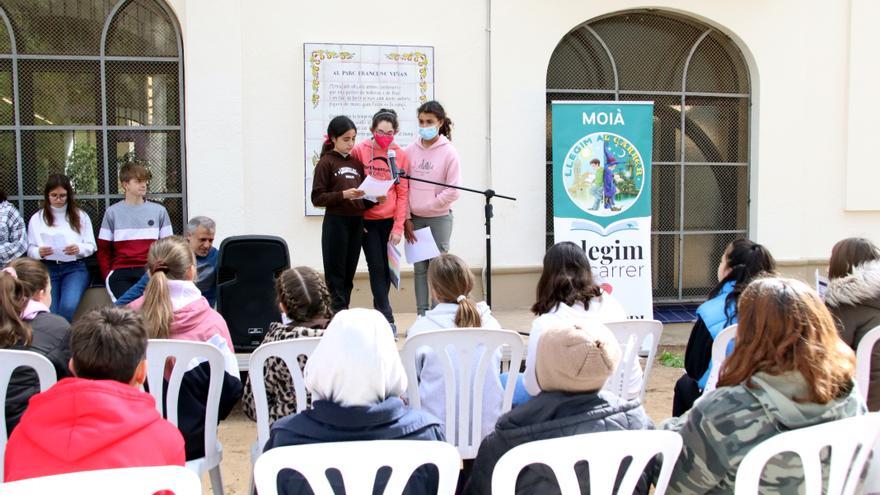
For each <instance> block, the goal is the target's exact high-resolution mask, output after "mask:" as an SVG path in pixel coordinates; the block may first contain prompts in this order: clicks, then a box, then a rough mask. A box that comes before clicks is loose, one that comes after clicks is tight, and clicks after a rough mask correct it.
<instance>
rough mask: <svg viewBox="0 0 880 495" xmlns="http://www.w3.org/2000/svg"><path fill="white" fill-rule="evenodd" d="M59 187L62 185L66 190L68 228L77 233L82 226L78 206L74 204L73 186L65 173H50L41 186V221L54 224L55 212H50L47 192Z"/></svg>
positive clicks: (49, 224) (50, 204)
mask: <svg viewBox="0 0 880 495" xmlns="http://www.w3.org/2000/svg"><path fill="white" fill-rule="evenodd" d="M59 187H63V188H64V190H65V191H67V222H68V223H70V228H72V229H73V231H74V232H76V233H77V234H79V233H80V231H79V229H80V228H81V227H82V223H81V222H80V218H79V208H78V207H77V206H76V196H75V195H74V194H73V186H71V185H70V179H69V178H67V176H66V175H62V174H52V175H50V176H49V178H48V179H47V180H46V187H44V188H43V221H44V222H46V225H48V226H50V227H51V226H53V225H55V214H53V213H52V208H51V206H52V203H50V202H49V192H50V191H52V190H54V189H58V188H59Z"/></svg>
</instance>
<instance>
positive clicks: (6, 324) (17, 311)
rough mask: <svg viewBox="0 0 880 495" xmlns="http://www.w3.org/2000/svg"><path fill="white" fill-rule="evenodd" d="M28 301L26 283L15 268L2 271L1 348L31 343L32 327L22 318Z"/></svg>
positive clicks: (0, 277)
mask: <svg viewBox="0 0 880 495" xmlns="http://www.w3.org/2000/svg"><path fill="white" fill-rule="evenodd" d="M27 301H28V297H27V295H25V289H24V285H23V284H22V283H21V281H19V280H18V276H17V275H15V270H14V269H12V268H6V269H5V270H3V271H0V349H7V348H9V347H12V346H14V345H16V344H24V345H26V346H29V345H31V328H30V327H29V326H28V325H27V324H26V323H25V322H24V321H22V319H21V312H22V311H23V310H24V308H25V306H26V305H27Z"/></svg>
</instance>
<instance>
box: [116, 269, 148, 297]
mask: <svg viewBox="0 0 880 495" xmlns="http://www.w3.org/2000/svg"><path fill="white" fill-rule="evenodd" d="M146 272H147V269H146V268H144V267H135V268H117V269H116V270H113V273H111V274H110V278H109V279H108V280H107V288H109V289H110V292H112V293H113V298H114V299H119V298H120V297H121V296H122V295H123V294H125V293H126V291H128V289H131V286H132V285H134V284H136V283H138V281H139V280H140V279H141V277H143V276H144V273H146Z"/></svg>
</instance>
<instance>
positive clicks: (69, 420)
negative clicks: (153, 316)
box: [4, 308, 184, 481]
mask: <svg viewBox="0 0 880 495" xmlns="http://www.w3.org/2000/svg"><path fill="white" fill-rule="evenodd" d="M70 350H71V352H72V354H73V357H72V358H71V360H70V368H71V369H72V370H73V372H74V375H75V378H65V379H63V380H61V381H60V382H58V383H56V384H55V385H54V386H52V388H50V389H49V390H47V391H45V392H43V393H41V394H37V395H35V396H34V397H33V398H32V399H31V402H30V406H29V407H28V409H27V411H25V413H24V416H23V417H22V418H21V423H20V424H19V425H18V428H16V429H15V431H14V432H13V433H12V436H11V437H10V438H9V443H8V444H7V446H6V463H5V479H4V481H16V480H21V479H26V478H36V477H40V476H51V475H54V474H64V473H71V472H77V471H91V470H96V469H112V468H125V467H143V466H167V465H176V466H183V465H184V448H183V437H182V436H181V435H180V432H179V431H177V428H175V427H174V425H172V424H171V423H169V422H167V421H165V420H164V419H162V417H161V416H160V415H159V413H158V411H156V402H155V401H154V400H153V397H152V396H151V395H150V394H148V393H146V392H143V391H141V390H140V386H141V384H143V383H144V379H145V378H146V373H147V363H146V361H145V360H144V357H145V353H146V350H147V331H146V329H145V328H144V324H143V320H142V319H141V317H140V315H138V314H136V313H134V312H132V311H129V310H125V309H119V308H101V309H97V310H95V311H92V312H90V313H88V314H86V315H84V316H83V317H81V318H80V319H79V320H78V321H77V322H76V323H75V324H74V325H73V328H72V329H71V336H70Z"/></svg>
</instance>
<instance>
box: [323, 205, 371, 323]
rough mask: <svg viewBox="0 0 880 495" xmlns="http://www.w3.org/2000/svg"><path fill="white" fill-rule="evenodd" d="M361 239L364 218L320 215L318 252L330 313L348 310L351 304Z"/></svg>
mask: <svg viewBox="0 0 880 495" xmlns="http://www.w3.org/2000/svg"><path fill="white" fill-rule="evenodd" d="M363 235H364V217H361V216H344V215H330V214H325V215H324V223H323V225H322V227H321V252H322V254H323V256H324V279H325V280H326V281H327V289H328V290H329V291H330V306H331V307H332V309H333V312H334V313H335V312H337V311H341V310H343V309H348V305H349V303H350V302H351V290H352V289H353V288H354V272H355V270H357V264H358V258H360V256H361V240H362V238H363Z"/></svg>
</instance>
